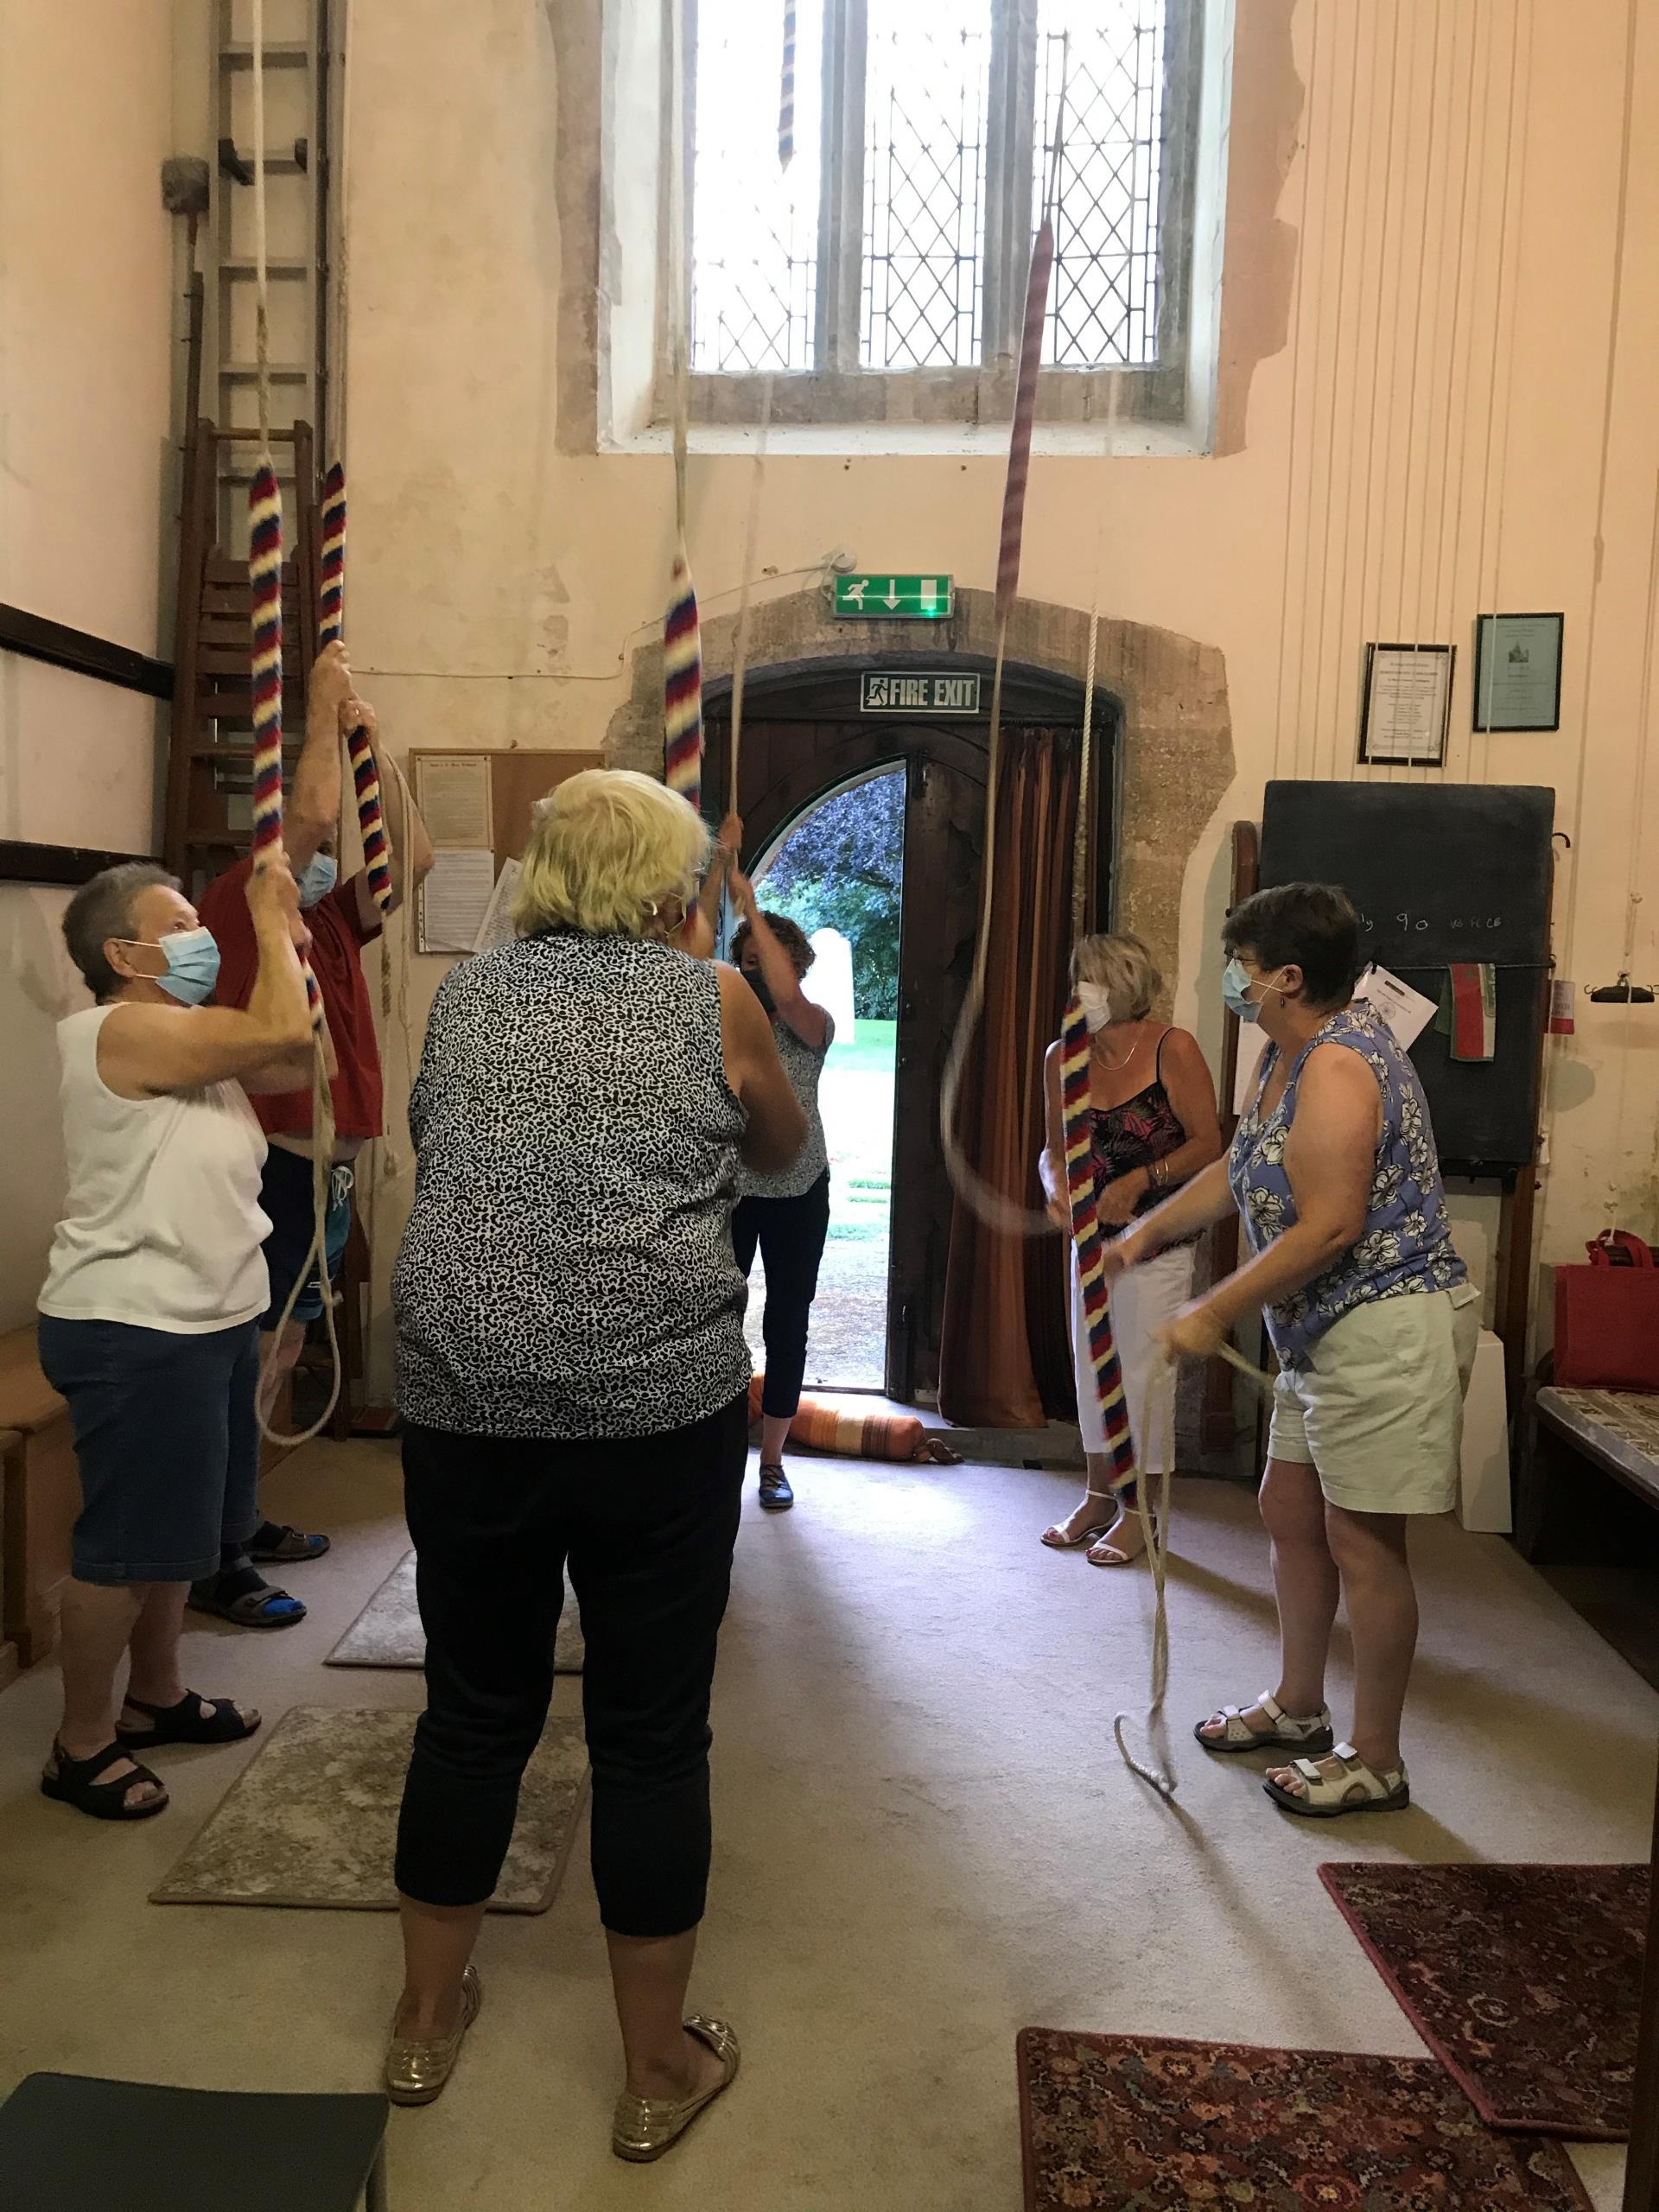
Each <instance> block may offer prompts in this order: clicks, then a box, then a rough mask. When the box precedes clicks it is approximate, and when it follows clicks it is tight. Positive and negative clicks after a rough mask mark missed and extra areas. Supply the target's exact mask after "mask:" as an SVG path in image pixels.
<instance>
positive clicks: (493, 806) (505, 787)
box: [409, 747, 600, 959]
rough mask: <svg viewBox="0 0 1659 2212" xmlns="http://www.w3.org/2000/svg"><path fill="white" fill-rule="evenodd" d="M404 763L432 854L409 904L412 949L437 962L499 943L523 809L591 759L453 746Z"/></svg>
mask: <svg viewBox="0 0 1659 2212" xmlns="http://www.w3.org/2000/svg"><path fill="white" fill-rule="evenodd" d="M409 764H410V783H411V785H412V787H413V790H414V794H415V804H416V806H417V807H418V808H419V809H420V810H421V818H422V820H423V822H424V823H425V824H426V828H427V834H428V836H429V837H430V838H431V840H432V850H433V855H434V860H433V864H432V872H431V874H429V876H428V877H427V879H426V880H425V882H424V883H423V885H422V886H421V888H420V892H419V893H418V895H417V897H416V914H415V950H416V952H419V953H427V954H430V955H432V956H433V957H435V958H439V959H454V958H456V957H464V956H465V955H467V954H468V953H471V952H474V951H477V950H480V942H481V940H483V941H486V942H499V941H500V937H499V920H500V917H501V915H502V913H503V912H504V910H505V906H506V903H507V900H508V898H509V897H510V894H511V891H512V881H513V879H514V877H515V876H516V875H517V873H518V863H519V862H520V861H522V860H523V858H524V846H525V843H526V842H527V841H528V839H529V836H530V810H531V807H532V806H533V805H534V804H535V803H536V801H537V799H538V798H544V797H545V795H546V794H547V793H548V792H549V791H551V790H553V788H554V787H555V785H558V784H562V783H563V781H564V779H565V778H566V777H567V776H574V775H575V774H576V773H577V772H578V771H579V770H581V769H583V768H596V767H598V766H599V765H600V761H599V756H598V754H597V753H540V752H520V751H516V750H515V751H512V752H499V751H493V750H491V749H490V748H489V747H444V748H442V749H437V748H435V749H432V750H429V751H428V750H421V751H416V752H411V753H410V755H409ZM486 930H487V931H490V932H491V934H490V935H489V936H488V938H484V933H485V932H486Z"/></svg>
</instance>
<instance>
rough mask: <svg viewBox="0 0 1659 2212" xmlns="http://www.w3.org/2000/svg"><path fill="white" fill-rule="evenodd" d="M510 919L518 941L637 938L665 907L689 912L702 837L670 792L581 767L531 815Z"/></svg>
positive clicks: (705, 840)
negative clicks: (555, 936)
mask: <svg viewBox="0 0 1659 2212" xmlns="http://www.w3.org/2000/svg"><path fill="white" fill-rule="evenodd" d="M532 819H533V825H534V826H533V827H532V829H531V836H530V843H529V846H528V847H527V849H526V850H525V853H524V873H523V874H522V875H521V876H520V877H519V879H518V893H517V895H516V897H515V899H514V900H513V910H512V912H513V920H514V921H515V922H516V923H517V925H518V929H519V931H521V932H522V934H523V935H524V936H525V937H534V936H536V935H537V934H538V933H539V932H540V931H543V930H550V929H559V928H564V929H575V930H580V931H582V932H583V933H584V934H585V935H587V936H589V937H611V936H620V937H644V936H645V934H646V933H647V931H649V930H650V928H651V925H652V923H653V922H654V921H655V920H656V919H657V918H658V910H659V909H660V908H661V907H662V906H663V905H664V903H665V902H666V901H668V900H671V899H678V900H679V902H680V904H681V905H682V906H688V907H689V906H690V904H691V901H692V900H693V899H694V898H695V897H696V890H697V883H698V880H699V878H700V877H701V875H702V870H703V868H704V867H705V866H706V864H707V862H708V859H709V831H708V830H707V829H705V827H704V826H703V823H702V821H701V819H700V818H699V817H698V816H697V814H696V812H695V811H694V810H693V809H692V808H691V807H690V806H689V805H688V804H687V803H686V802H685V800H684V799H683V798H681V797H680V796H679V794H678V792H677V791H670V790H669V789H668V787H667V786H666V785H664V784H659V783H658V782H657V781H656V779H655V778H653V777H651V776H642V775H640V774H639V773H638V772H636V771H635V770H633V769H632V768H584V769H582V771H581V772H580V773H579V774H577V775H575V776H570V777H568V778H567V779H566V780H565V781H564V782H563V783H562V784H561V785H559V786H558V788H557V790H556V791H550V792H549V794H548V796H547V797H546V798H544V799H543V800H541V801H540V802H539V804H537V807H536V808H535V810H534V812H533V817H532Z"/></svg>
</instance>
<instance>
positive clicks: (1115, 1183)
mask: <svg viewBox="0 0 1659 2212" xmlns="http://www.w3.org/2000/svg"><path fill="white" fill-rule="evenodd" d="M1071 981H1072V983H1073V984H1074V986H1075V987H1076V988H1077V995H1078V997H1079V998H1080V999H1081V1000H1082V1002H1083V1010H1084V1018H1085V1020H1087V1022H1088V1024H1089V1028H1090V1056H1089V1084H1090V1096H1089V1122H1090V1136H1091V1146H1092V1152H1093V1157H1094V1168H1095V1203H1096V1208H1097V1209H1098V1211H1099V1215H1100V1226H1101V1230H1102V1233H1103V1235H1104V1236H1108V1237H1109V1236H1112V1235H1113V1234H1114V1233H1115V1232H1116V1231H1118V1230H1122V1229H1125V1228H1127V1227H1128V1224H1129V1223H1130V1222H1131V1221H1133V1220H1135V1218H1136V1217H1138V1216H1140V1215H1141V1214H1143V1213H1146V1212H1147V1211H1149V1210H1150V1209H1151V1208H1152V1207H1154V1206H1155V1205H1161V1204H1162V1202H1163V1200H1164V1199H1165V1198H1167V1197H1168V1196H1169V1194H1170V1193H1171V1192H1173V1191H1177V1190H1179V1188H1180V1187H1181V1185H1183V1184H1184V1183H1185V1182H1187V1181H1188V1180H1189V1179H1191V1178H1192V1176H1194V1175H1196V1174H1197V1173H1198V1172H1199V1170H1200V1169H1201V1168H1205V1167H1207V1166H1209V1165H1210V1163H1211V1161H1212V1160H1219V1159H1220V1157H1221V1125H1220V1122H1219V1120H1218V1118H1217V1112H1216V1087H1215V1084H1214V1083H1213V1082H1212V1081H1211V1076H1210V1070H1209V1067H1208V1066H1207V1065H1206V1064H1205V1058H1204V1054H1203V1052H1201V1051H1200V1050H1199V1047H1198V1039H1197V1038H1195V1037H1192V1036H1190V1035H1189V1034H1188V1033H1187V1032H1186V1031H1185V1029H1175V1028H1172V1027H1170V1026H1169V1025H1168V1024H1167V1023H1166V1022H1162V1021H1160V1020H1158V1019H1157V1018H1156V1017H1155V1015H1154V1013H1153V1005H1154V1001H1155V1000H1156V998H1157V996H1158V994H1159V991H1160V988H1161V987H1162V986H1161V979H1160V976H1159V974H1158V970H1157V969H1156V968H1155V967H1154V965H1153V960H1152V955H1151V953H1150V952H1148V950H1147V948H1146V946H1145V945H1144V944H1142V943H1141V939H1140V938H1138V937H1128V936H1125V935H1119V936H1114V937H1085V938H1079V939H1078V940H1077V944H1075V945H1074V946H1073V947H1072V950H1071ZM1060 1057H1061V1048H1060V1046H1059V1044H1058V1041H1057V1042H1056V1043H1054V1044H1052V1045H1051V1046H1049V1048H1048V1052H1047V1056H1046V1058H1045V1060H1044V1063H1043V1075H1044V1081H1045V1086H1046V1094H1047V1104H1048V1116H1047V1121H1048V1142H1047V1144H1046V1147H1045V1148H1044V1151H1043V1156H1042V1161H1041V1172H1042V1178H1043V1188H1044V1190H1045V1191H1046V1193H1047V1196H1048V1203H1049V1211H1050V1213H1051V1214H1052V1216H1053V1217H1054V1219H1055V1220H1056V1221H1057V1222H1058V1224H1060V1226H1061V1227H1062V1228H1065V1229H1069V1228H1070V1227H1071V1200H1070V1198H1069V1197H1068V1195H1067V1191H1066V1180H1065V1131H1064V1128H1063V1126H1062V1120H1061V1113H1060ZM1192 1257H1193V1245H1192V1242H1191V1241H1190V1240H1188V1241H1185V1242H1182V1243H1178V1244H1175V1245H1173V1246H1171V1247H1170V1248H1169V1249H1167V1250H1166V1251H1163V1252H1160V1254H1159V1255H1158V1257H1157V1258H1156V1259H1155V1260H1154V1261H1151V1262H1148V1263H1147V1265H1146V1266H1145V1267H1143V1268H1138V1269H1136V1270H1135V1273H1134V1274H1122V1275H1119V1276H1118V1278H1117V1279H1116V1281H1115V1282H1114V1283H1113V1285H1112V1287H1111V1313H1112V1336H1113V1339H1114V1341H1115V1343H1116V1346H1117V1357H1118V1362H1119V1364H1120V1366H1121V1367H1122V1372H1123V1395H1124V1399H1125V1402H1126V1403H1127V1405H1128V1415H1129V1433H1130V1435H1131V1437H1132V1439H1133V1440H1134V1443H1135V1465H1136V1466H1137V1467H1138V1468H1139V1470H1140V1471H1141V1473H1142V1474H1143V1475H1160V1474H1163V1473H1165V1472H1166V1471H1173V1470H1166V1467H1165V1465H1164V1454H1165V1453H1166V1452H1171V1451H1173V1448H1174V1444H1173V1440H1174V1412H1175V1370H1174V1369H1173V1366H1172V1365H1171V1364H1170V1363H1169V1362H1168V1360H1167V1359H1166V1357H1164V1356H1163V1354H1162V1352H1161V1351H1160V1349H1158V1348H1157V1347H1156V1346H1155V1344H1154V1338H1155V1335H1156V1332H1158V1330H1160V1328H1161V1327H1162V1326H1163V1325H1165V1324H1166V1322H1168V1321H1170V1320H1172V1319H1173V1318H1174V1316H1175V1315H1176V1314H1177V1313H1179V1311H1180V1309H1181V1307H1182V1306H1183V1305H1185V1302H1186V1300H1187V1298H1188V1297H1189V1296H1190V1295H1191V1293H1192ZM1071 1344H1072V1365H1073V1370H1074V1371H1075V1373H1076V1376H1077V1426H1078V1427H1079V1428H1080V1429H1081V1430H1082V1432H1083V1446H1084V1456H1085V1458H1086V1460H1087V1463H1088V1469H1089V1474H1088V1487H1087V1489H1086V1490H1085V1491H1084V1496H1083V1500H1082V1503H1080V1504H1079V1505H1078V1506H1077V1508H1076V1510H1074V1511H1073V1512H1072V1513H1071V1515H1070V1516H1068V1517H1067V1518H1066V1519H1065V1520H1064V1521H1060V1522H1056V1523H1055V1524H1054V1526H1053V1527H1052V1528H1049V1529H1045V1530H1044V1531H1043V1541H1044V1542H1045V1543H1046V1544H1048V1545H1051V1546H1052V1548H1054V1549H1056V1550H1070V1549H1071V1548H1074V1547H1076V1546H1077V1545H1079V1544H1086V1545H1088V1547H1089V1550H1088V1553H1087V1557H1088V1558H1089V1560H1090V1562H1091V1563H1092V1564H1093V1565H1094V1566H1096V1567H1127V1566H1128V1565H1129V1564H1130V1563H1131V1562H1132V1561H1133V1560H1135V1559H1138V1558H1139V1557H1140V1555H1141V1553H1142V1552H1143V1551H1144V1550H1145V1548H1146V1538H1145V1535H1144V1534H1143V1532H1142V1530H1141V1522H1140V1519H1139V1516H1137V1514H1136V1512H1135V1491H1134V1490H1133V1488H1132V1487H1131V1488H1130V1489H1129V1490H1128V1491H1124V1492H1122V1494H1121V1497H1119V1496H1115V1495H1114V1494H1113V1493H1112V1491H1111V1490H1110V1488H1109V1476H1110V1473H1111V1460H1110V1458H1109V1454H1108V1452H1107V1449H1106V1434H1105V1430H1104V1427H1103V1424H1102V1421H1101V1417H1100V1407H1099V1402H1098V1400H1097V1398H1096V1392H1095V1376H1094V1368H1093V1365H1092V1363H1091V1362H1090V1356H1089V1330H1088V1324H1087V1322H1086V1320H1085V1318H1084V1311H1083V1298H1082V1294H1081V1292H1080V1290H1079V1287H1078V1284H1077V1258H1076V1255H1075V1253H1074V1254H1073V1256H1072V1262H1071Z"/></svg>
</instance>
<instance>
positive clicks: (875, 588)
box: [836, 576, 953, 622]
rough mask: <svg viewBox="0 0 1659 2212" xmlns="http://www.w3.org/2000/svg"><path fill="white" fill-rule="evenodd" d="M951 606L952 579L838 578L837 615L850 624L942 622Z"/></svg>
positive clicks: (947, 615)
mask: <svg viewBox="0 0 1659 2212" xmlns="http://www.w3.org/2000/svg"><path fill="white" fill-rule="evenodd" d="M952 603H953V601H952V594H951V590H950V577H949V576H837V577H836V613H837V614H839V615H841V616H842V617H844V618H845V619H846V620H849V621H855V622H857V621H863V622H869V621H881V622H943V621H944V620H947V619H948V617H949V616H950V611H951V607H952Z"/></svg>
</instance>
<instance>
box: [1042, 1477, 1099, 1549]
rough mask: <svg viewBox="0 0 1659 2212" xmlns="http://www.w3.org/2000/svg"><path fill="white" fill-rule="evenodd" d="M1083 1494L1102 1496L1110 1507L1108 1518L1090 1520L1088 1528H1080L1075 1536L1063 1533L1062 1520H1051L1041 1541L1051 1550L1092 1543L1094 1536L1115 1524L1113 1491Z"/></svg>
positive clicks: (1090, 1491) (1086, 1492) (1094, 1539)
mask: <svg viewBox="0 0 1659 2212" xmlns="http://www.w3.org/2000/svg"><path fill="white" fill-rule="evenodd" d="M1083 1494H1084V1497H1101V1498H1104V1499H1105V1501H1106V1503H1108V1504H1109V1506H1110V1507H1111V1509H1112V1511H1111V1516H1110V1518H1109V1520H1105V1521H1095V1522H1090V1525H1089V1527H1088V1528H1086V1529H1081V1530H1080V1531H1079V1532H1078V1534H1077V1535H1075V1536H1068V1535H1065V1532H1064V1524H1063V1523H1062V1522H1058V1521H1052V1522H1050V1523H1049V1525H1048V1527H1047V1528H1046V1529H1044V1531H1043V1535H1042V1541H1043V1542H1044V1543H1046V1545H1047V1546H1048V1548H1049V1549H1050V1550H1051V1551H1054V1552H1074V1551H1076V1550H1077V1548H1078V1546H1079V1545H1081V1544H1092V1543H1093V1542H1094V1541H1096V1538H1098V1537H1101V1536H1103V1535H1105V1533H1106V1531H1107V1530H1108V1529H1109V1528H1112V1527H1113V1526H1115V1524H1116V1520H1117V1512H1118V1501H1117V1498H1116V1495H1115V1493H1114V1492H1112V1491H1109V1490H1085V1491H1084V1493H1083ZM1066 1519H1067V1520H1068V1521H1069V1520H1070V1519H1071V1515H1070V1514H1069V1513H1068V1514H1067V1516H1066Z"/></svg>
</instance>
